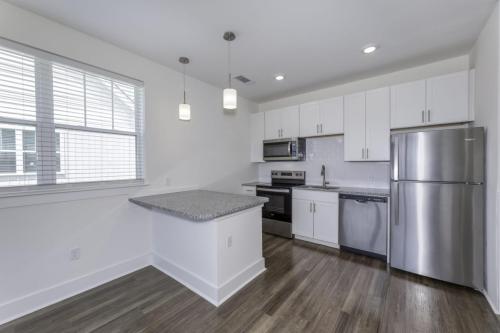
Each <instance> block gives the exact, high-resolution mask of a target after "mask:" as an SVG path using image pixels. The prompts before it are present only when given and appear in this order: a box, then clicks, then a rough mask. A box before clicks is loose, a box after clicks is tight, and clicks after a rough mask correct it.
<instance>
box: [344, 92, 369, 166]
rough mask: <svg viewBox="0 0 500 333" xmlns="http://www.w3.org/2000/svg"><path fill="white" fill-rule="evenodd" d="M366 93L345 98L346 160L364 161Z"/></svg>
mask: <svg viewBox="0 0 500 333" xmlns="http://www.w3.org/2000/svg"><path fill="white" fill-rule="evenodd" d="M364 156H365V93H364V92H363V93H358V94H354V95H349V96H345V97H344V160H346V161H364Z"/></svg>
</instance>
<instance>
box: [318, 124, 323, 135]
mask: <svg viewBox="0 0 500 333" xmlns="http://www.w3.org/2000/svg"><path fill="white" fill-rule="evenodd" d="M319 128H320V131H321V134H323V124H321V125H319Z"/></svg>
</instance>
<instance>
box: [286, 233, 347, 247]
mask: <svg viewBox="0 0 500 333" xmlns="http://www.w3.org/2000/svg"><path fill="white" fill-rule="evenodd" d="M295 238H296V239H299V240H303V241H306V242H309V243H314V244H319V245H324V246H329V247H333V248H335V249H338V248H340V246H339V245H338V244H335V243H331V242H325V241H321V240H319V239H314V238H309V237H305V236H299V235H295Z"/></svg>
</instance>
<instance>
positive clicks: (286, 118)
mask: <svg viewBox="0 0 500 333" xmlns="http://www.w3.org/2000/svg"><path fill="white" fill-rule="evenodd" d="M281 128H282V130H283V135H282V137H283V138H296V137H298V136H299V106H298V105H296V106H291V107H288V108H284V109H281Z"/></svg>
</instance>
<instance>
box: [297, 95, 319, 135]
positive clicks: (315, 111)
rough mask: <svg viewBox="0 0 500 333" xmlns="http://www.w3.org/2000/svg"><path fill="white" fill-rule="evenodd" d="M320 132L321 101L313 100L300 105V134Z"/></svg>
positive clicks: (317, 133)
mask: <svg viewBox="0 0 500 333" xmlns="http://www.w3.org/2000/svg"><path fill="white" fill-rule="evenodd" d="M316 135H320V134H319V103H318V102H311V103H306V104H301V105H300V136H301V137H308V136H316Z"/></svg>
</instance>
